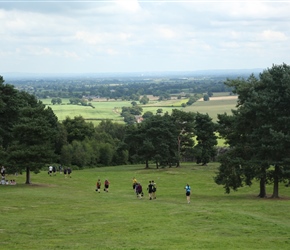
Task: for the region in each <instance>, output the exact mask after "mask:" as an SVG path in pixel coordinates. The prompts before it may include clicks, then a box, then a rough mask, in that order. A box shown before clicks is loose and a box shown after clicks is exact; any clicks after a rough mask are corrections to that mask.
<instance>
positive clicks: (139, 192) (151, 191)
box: [133, 177, 157, 200]
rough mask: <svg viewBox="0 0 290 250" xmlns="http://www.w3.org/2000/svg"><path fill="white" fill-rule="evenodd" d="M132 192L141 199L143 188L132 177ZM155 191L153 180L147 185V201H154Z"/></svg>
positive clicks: (155, 186)
mask: <svg viewBox="0 0 290 250" xmlns="http://www.w3.org/2000/svg"><path fill="white" fill-rule="evenodd" d="M133 190H134V191H135V193H136V195H137V198H140V199H141V198H142V197H143V196H144V193H143V187H142V185H141V183H140V182H138V181H137V179H136V178H135V177H133ZM156 190H157V185H156V183H155V182H154V181H153V180H152V181H149V184H148V186H147V191H148V195H149V200H153V199H156Z"/></svg>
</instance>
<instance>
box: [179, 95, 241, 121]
mask: <svg viewBox="0 0 290 250" xmlns="http://www.w3.org/2000/svg"><path fill="white" fill-rule="evenodd" d="M236 104H237V97H212V98H210V101H207V102H205V101H198V102H195V103H194V104H193V105H191V106H187V107H185V108H184V111H188V112H189V111H191V112H199V113H202V114H206V113H207V114H208V115H209V116H210V117H211V118H212V119H213V121H214V122H216V121H217V115H218V114H223V113H227V114H231V110H232V109H235V108H236Z"/></svg>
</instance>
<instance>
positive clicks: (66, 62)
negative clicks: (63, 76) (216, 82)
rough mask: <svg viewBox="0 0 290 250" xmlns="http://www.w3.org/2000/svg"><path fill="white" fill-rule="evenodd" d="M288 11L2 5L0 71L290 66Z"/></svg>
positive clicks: (273, 6)
mask: <svg viewBox="0 0 290 250" xmlns="http://www.w3.org/2000/svg"><path fill="white" fill-rule="evenodd" d="M289 9H290V3H273V2H272V3H269V2H267V1H245V2H241V1H236V2H229V1H216V3H215V2H212V1H210V2H209V1H208V2H207V1H205V3H204V2H201V1H195V2H187V1H184V2H182V1H181V2H178V1H176V2H166V1H163V2H161V1H158V2H156V3H155V2H146V1H137V0H115V1H108V2H106V1H101V2H100V1H98V2H81V1H80V2H69V1H65V2H59V3H58V2H57V3H54V2H51V3H43V4H40V3H38V4H36V3H34V4H31V3H26V4H20V3H5V4H4V3H3V4H2V3H1V6H0V37H1V39H0V55H1V60H0V69H1V70H2V72H4V71H30V72H31V71H34V70H35V68H36V67H35V65H37V70H39V71H41V70H43V72H48V71H50V72H55V71H57V72H61V71H62V70H63V69H66V71H71V72H78V71H79V72H87V71H90V72H92V71H94V70H98V71H99V70H103V71H106V72H108V71H115V72H116V71H120V70H121V71H130V70H135V71H142V70H143V69H144V70H147V71H148V70H154V71H158V70H166V69H168V70H174V69H178V70H192V69H208V68H209V67H211V68H219V67H221V68H248V67H255V68H261V67H268V66H271V65H268V62H269V61H271V59H272V60H273V62H274V61H275V63H277V61H278V60H281V63H282V62H285V63H290V56H289V55H290V48H289V46H288V43H289V39H288V38H289V36H290V18H289ZM277 43H279V46H277ZM239 57H240V58H239ZM246 57H249V58H250V59H249V61H248V62H247V63H245V62H246V61H247V60H246ZM48 58H49V61H48ZM230 58H232V60H231V59H230ZM241 58H243V59H241ZM255 58H257V59H255ZM263 58H264V60H263ZM23 61H25V62H26V65H25V67H23V65H21V63H19V62H23ZM54 61H55V62H56V63H53V62H54ZM16 62H17V63H16ZM19 65H21V66H19ZM92 65H93V66H92ZM193 67H194V68H193ZM0 74H1V72H0Z"/></svg>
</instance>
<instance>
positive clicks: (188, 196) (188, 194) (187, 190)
mask: <svg viewBox="0 0 290 250" xmlns="http://www.w3.org/2000/svg"><path fill="white" fill-rule="evenodd" d="M184 189H185V195H186V199H187V203H188V204H189V203H190V186H189V184H186V186H185V188H184Z"/></svg>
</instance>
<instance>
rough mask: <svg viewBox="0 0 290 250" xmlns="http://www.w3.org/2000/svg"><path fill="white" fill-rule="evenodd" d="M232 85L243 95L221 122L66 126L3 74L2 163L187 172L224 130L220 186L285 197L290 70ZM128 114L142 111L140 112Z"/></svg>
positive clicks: (201, 118) (176, 117) (289, 176)
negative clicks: (255, 186) (185, 165)
mask: <svg viewBox="0 0 290 250" xmlns="http://www.w3.org/2000/svg"><path fill="white" fill-rule="evenodd" d="M225 85H226V86H228V87H229V88H231V89H232V90H233V92H234V93H235V94H237V95H238V102H237V109H235V110H232V114H219V115H218V121H217V123H216V124H215V123H213V122H212V120H211V118H210V117H209V116H208V115H206V114H199V113H191V112H183V111H180V110H173V112H172V113H171V114H168V113H165V114H163V115H162V114H161V113H158V114H156V115H153V114H146V116H145V114H143V118H144V120H143V122H141V123H133V122H132V123H128V124H126V125H123V124H117V123H112V122H111V121H109V120H106V121H102V122H101V123H100V124H99V125H98V126H96V127H94V126H93V124H91V123H86V122H85V121H84V119H83V118H82V117H74V118H69V117H68V118H67V119H65V120H64V121H63V122H62V123H60V122H58V120H57V117H56V116H55V115H54V113H53V111H52V110H51V108H49V107H45V105H43V104H42V103H41V102H40V101H38V100H37V99H36V97H35V96H34V95H31V94H28V93H27V92H24V91H19V90H17V89H15V88H14V86H12V85H9V84H4V80H3V77H0V159H1V160H2V165H6V166H8V167H9V168H10V169H12V170H13V169H15V170H17V171H20V170H25V169H26V174H27V175H29V171H30V170H32V171H34V172H38V171H39V170H40V169H41V167H43V166H45V165H46V164H47V163H49V162H59V163H60V164H66V165H75V166H77V167H79V168H83V167H87V166H88V167H93V166H106V165H120V164H130V163H143V164H145V166H146V167H149V164H152V163H154V164H155V165H156V167H157V168H159V167H165V166H168V167H172V166H177V167H179V166H181V161H182V159H184V160H191V161H192V160H195V161H196V162H197V163H201V164H203V165H206V164H207V163H208V162H209V161H210V160H211V159H212V158H213V157H214V156H215V154H216V149H215V145H216V139H217V138H216V135H215V132H216V131H217V132H218V133H219V134H220V135H221V137H223V138H224V139H225V140H226V142H227V144H228V147H227V149H226V150H225V152H224V153H223V154H222V155H221V156H219V158H218V161H219V162H220V166H219V169H218V172H217V174H216V176H215V178H214V180H215V182H216V183H217V184H219V185H223V186H224V188H225V191H226V193H230V191H231V190H238V189H239V188H240V187H243V186H244V185H251V184H252V183H253V181H255V180H257V181H259V183H260V191H259V194H258V196H259V197H266V196H267V194H266V185H267V184H273V194H272V197H273V198H277V197H279V184H280V183H284V184H285V185H287V186H289V182H290V109H289V105H290V66H289V65H286V64H282V65H273V66H272V67H271V68H268V69H266V70H264V71H263V72H262V73H260V75H259V76H254V75H250V76H249V77H248V78H247V79H244V78H236V79H228V80H227V81H226V82H225ZM139 111H140V110H139ZM123 112H124V113H125V114H126V113H130V112H138V107H134V106H133V108H132V109H127V110H123ZM9 168H8V169H9ZM29 181H30V179H29V176H27V183H29Z"/></svg>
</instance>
